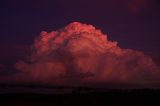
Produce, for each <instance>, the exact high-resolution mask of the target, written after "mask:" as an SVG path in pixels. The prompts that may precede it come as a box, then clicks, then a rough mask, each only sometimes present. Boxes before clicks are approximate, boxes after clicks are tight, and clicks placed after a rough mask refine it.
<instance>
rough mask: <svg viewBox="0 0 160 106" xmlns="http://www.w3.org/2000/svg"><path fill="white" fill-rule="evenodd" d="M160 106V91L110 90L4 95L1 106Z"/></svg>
mask: <svg viewBox="0 0 160 106" xmlns="http://www.w3.org/2000/svg"><path fill="white" fill-rule="evenodd" d="M119 105H120V106H146V105H150V106H160V90H150V89H141V90H109V91H107V92H105V91H103V92H101V91H97V92H90V93H80V92H79V91H74V92H72V93H68V94H34V93H8V94H7V93H4V94H0V106H119Z"/></svg>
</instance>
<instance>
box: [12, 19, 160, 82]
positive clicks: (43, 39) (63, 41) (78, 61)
mask: <svg viewBox="0 0 160 106" xmlns="http://www.w3.org/2000/svg"><path fill="white" fill-rule="evenodd" d="M15 66H16V68H17V69H18V70H20V73H19V78H20V79H23V80H25V81H29V82H41V83H49V84H80V83H99V82H100V83H102V82H103V83H107V82H108V83H110V82H116V83H119V82H120V83H139V82H147V81H148V82H149V81H156V80H157V79H158V77H159V76H158V75H160V74H159V70H158V68H157V66H156V64H155V63H154V62H153V61H152V59H151V58H150V57H149V56H147V55H144V54H143V53H142V52H139V51H134V50H131V49H121V48H120V47H119V46H117V42H115V41H109V40H108V38H107V35H105V34H103V33H102V32H101V31H100V30H98V29H96V28H95V27H94V26H92V25H88V24H82V23H79V22H73V23H70V24H69V25H67V26H66V27H64V28H62V29H60V30H58V31H52V32H49V33H47V32H45V31H42V32H41V34H40V36H38V37H37V38H36V39H35V42H34V45H33V52H32V55H31V57H30V59H28V60H26V61H24V60H23V61H19V62H17V63H16V65H15ZM23 80H22V81H23Z"/></svg>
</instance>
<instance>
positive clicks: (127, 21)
mask: <svg viewBox="0 0 160 106" xmlns="http://www.w3.org/2000/svg"><path fill="white" fill-rule="evenodd" d="M0 21H1V24H0V32H1V34H0V37H1V38H0V70H2V71H1V72H0V76H1V77H5V76H7V77H8V76H10V75H12V74H13V73H15V72H12V69H13V68H11V67H14V66H15V64H16V65H17V64H18V66H16V67H18V69H20V70H22V68H23V65H24V64H25V67H27V68H28V70H30V71H32V70H37V68H35V69H34V68H33V69H32V68H31V67H32V65H33V64H32V63H31V64H32V65H31V64H29V63H24V64H23V63H20V62H19V60H23V59H26V58H28V57H27V56H28V54H32V56H33V53H31V51H30V48H31V46H33V45H34V46H35V45H36V42H34V41H35V38H36V37H38V36H39V35H40V34H41V35H43V34H44V35H45V34H47V32H51V31H57V30H59V29H61V28H64V27H65V26H67V25H68V24H69V23H72V22H75V21H76V22H81V23H84V24H87V25H88V24H89V25H93V26H94V27H95V28H96V29H100V30H101V31H102V32H103V34H106V35H107V39H109V41H117V42H118V46H116V47H121V48H124V49H131V50H136V51H141V52H143V53H144V54H146V55H149V56H150V58H153V60H154V63H155V64H157V65H158V67H159V64H160V46H159V45H160V2H159V0H1V1H0ZM78 25H79V24H78ZM80 26H81V24H80ZM84 26H85V25H84ZM84 26H83V25H82V29H83V27H84ZM85 27H86V26H85ZM67 30H70V28H67ZM42 31H47V32H44V33H41V32H42ZM63 31H64V30H62V32H63ZM93 32H95V33H97V32H96V31H93ZM57 33H61V32H59V31H58V32H57ZM64 33H66V32H65V31H64ZM67 34H68V33H67ZM103 34H102V35H103ZM37 42H39V43H42V42H41V41H37ZM111 45H112V44H111ZM53 46H54V45H53ZM35 48H36V47H35ZM93 48H94V46H93ZM115 50H116V51H117V50H118V49H115ZM35 51H37V52H41V50H39V48H38V49H37V48H36V49H35ZM47 52H49V51H47ZM126 54H127V55H129V53H128V52H127V53H126ZM133 54H134V56H133V57H132V58H134V59H135V58H136V59H137V56H138V55H137V54H136V52H135V51H133ZM123 55H124V54H123ZM32 56H31V57H32ZM38 56H39V55H36V56H35V57H32V58H33V59H35V60H36V61H39V60H38V59H37V58H38ZM42 56H44V58H45V59H46V60H47V61H49V60H48V56H46V55H44V54H43V55H42ZM93 56H95V54H94V55H93ZM106 56H108V55H106ZM116 56H117V55H116ZM129 57H130V56H128V57H127V59H128V58H129ZM97 58H98V57H97ZM150 58H147V57H145V56H143V55H142V60H143V59H144V61H145V60H148V59H150ZM104 59H105V58H104ZM123 59H124V58H122V61H123ZM46 60H45V61H46ZM111 60H112V59H111ZM29 61H31V59H29ZM102 61H103V60H102ZM112 61H113V60H112ZM128 61H131V60H128ZM137 61H139V60H137ZM43 62H44V61H43V58H42V59H41V60H40V62H38V63H34V65H33V66H35V67H36V66H38V65H39V63H41V64H40V65H42V64H43ZM63 62H64V60H63ZM150 63H151V62H150ZM150 63H144V64H142V66H141V67H140V68H141V69H147V64H150ZM28 64H29V65H31V66H29V65H28ZM44 64H46V63H44ZM47 64H48V63H47ZM56 64H57V63H56ZM94 64H95V63H94ZM151 64H152V63H151ZM26 65H27V66H26ZM54 65H55V64H54ZM143 65H144V67H143ZM46 66H47V65H46ZM122 67H126V65H125V63H123V64H122ZM148 67H149V68H150V66H148ZM43 68H44V67H43ZM43 68H42V69H43ZM152 68H153V67H152ZM38 69H39V68H38ZM69 69H70V68H69ZM89 69H90V68H89ZM122 69H123V68H122ZM13 70H14V69H13ZM48 70H49V69H48ZM60 70H61V69H60ZM72 70H74V67H73V69H72ZM82 70H83V69H82ZM110 70H112V69H110ZM137 70H139V69H137ZM153 71H154V70H153ZM35 73H36V72H35ZM32 74H33V73H32ZM74 74H75V75H77V74H79V73H74ZM74 74H73V76H74ZM88 74H90V73H87V75H88ZM126 75H130V74H126ZM135 75H137V74H135ZM147 75H148V74H147ZM29 76H30V75H29ZM31 76H32V75H31ZM71 76H72V75H71ZM142 76H145V75H142ZM44 77H45V76H44ZM80 77H81V76H80ZM139 77H141V75H140V76H139ZM96 78H97V77H96ZM119 79H121V78H118V79H117V80H119ZM133 79H135V78H133ZM33 80H35V79H34V78H33ZM77 80H79V79H77ZM100 80H102V79H100ZM111 80H112V78H111ZM131 81H133V80H132V79H131ZM57 82H59V81H57ZM57 82H56V83H57ZM60 82H61V81H60Z"/></svg>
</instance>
